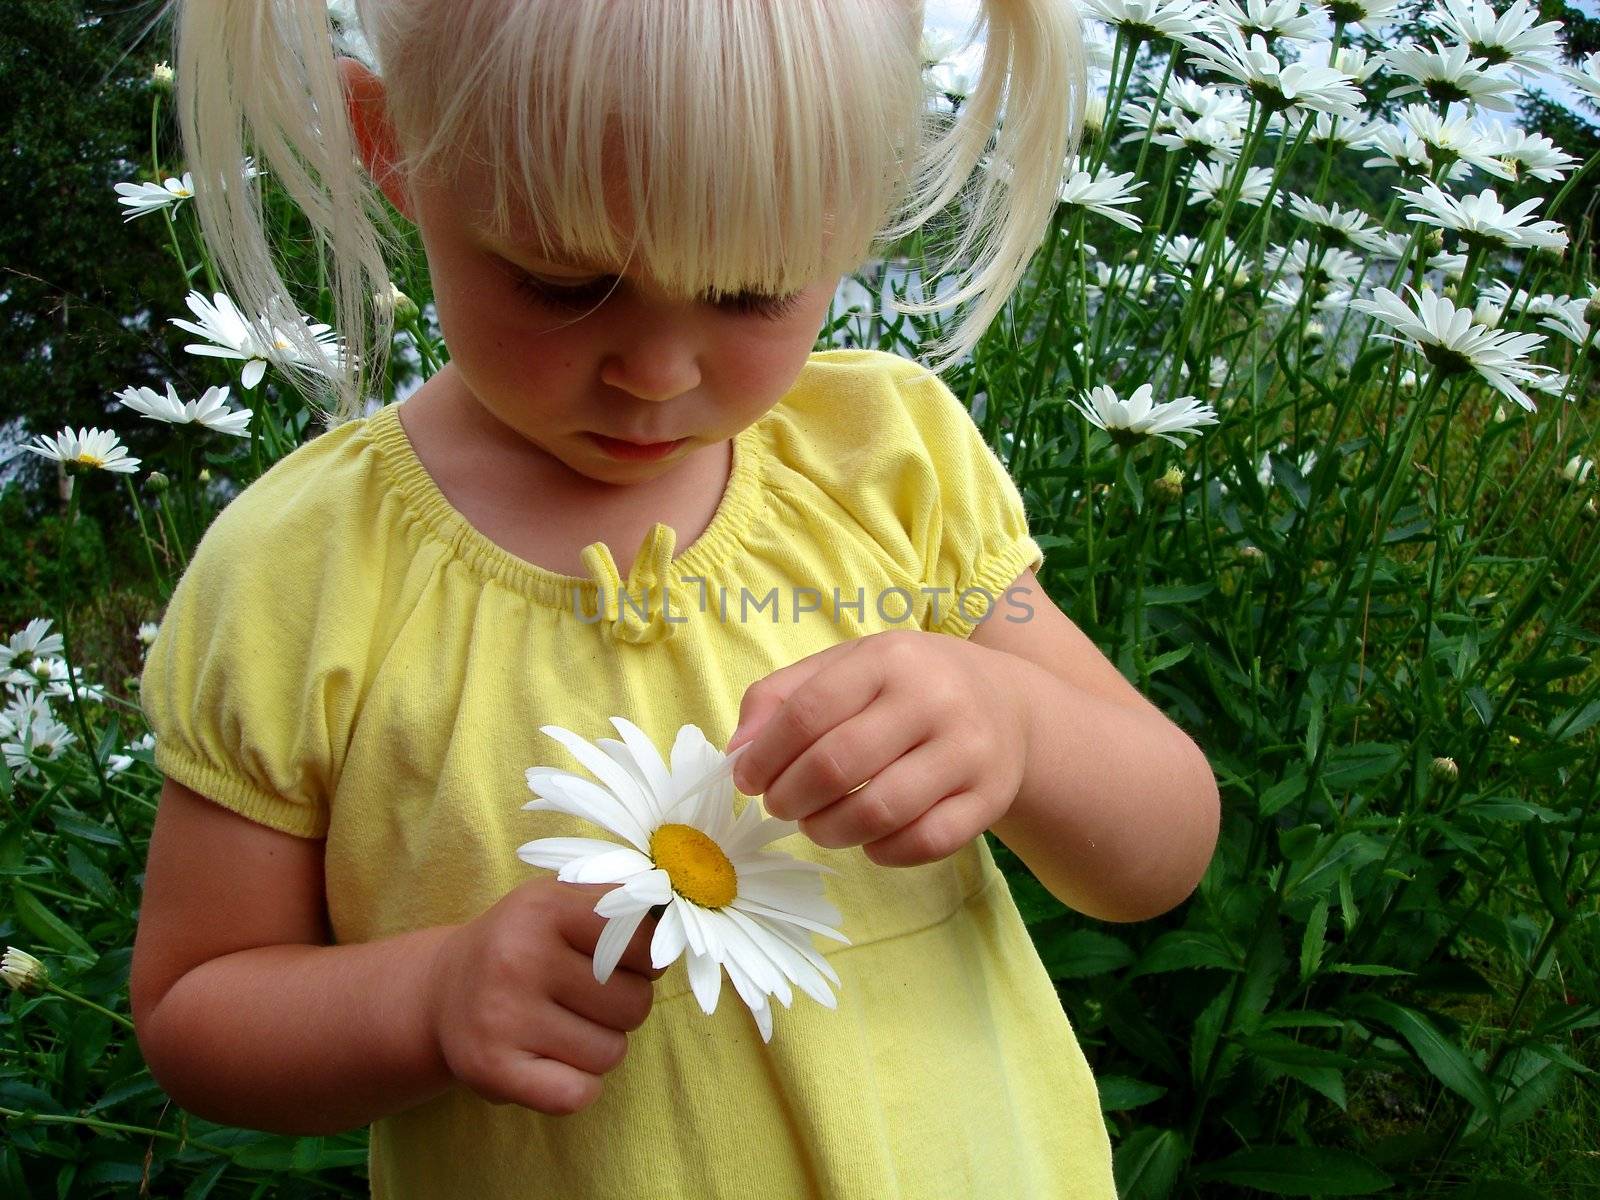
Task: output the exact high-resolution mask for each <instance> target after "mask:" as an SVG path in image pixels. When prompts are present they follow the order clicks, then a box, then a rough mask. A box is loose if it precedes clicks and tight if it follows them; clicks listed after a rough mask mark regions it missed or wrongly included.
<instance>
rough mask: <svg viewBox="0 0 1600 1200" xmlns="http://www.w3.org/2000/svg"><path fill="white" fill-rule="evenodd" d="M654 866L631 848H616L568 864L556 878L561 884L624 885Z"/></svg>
mask: <svg viewBox="0 0 1600 1200" xmlns="http://www.w3.org/2000/svg"><path fill="white" fill-rule="evenodd" d="M654 866H655V864H654V863H652V862H651V861H650V860H649V859H648V858H646V857H645V856H644V855H642V854H640V853H639V852H638V851H637V850H635V849H633V848H632V847H629V846H618V847H615V848H614V849H612V850H611V851H610V853H607V854H596V855H593V856H591V857H588V858H580V859H578V860H577V861H576V862H569V863H568V864H567V865H566V866H564V867H562V868H561V871H560V874H559V875H558V876H557V877H558V878H559V879H560V880H561V882H562V883H624V882H626V881H627V880H629V879H632V878H633V877H634V876H635V875H640V874H643V873H644V872H647V871H650V870H653V869H654Z"/></svg>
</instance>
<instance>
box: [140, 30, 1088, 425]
mask: <svg viewBox="0 0 1600 1200" xmlns="http://www.w3.org/2000/svg"><path fill="white" fill-rule="evenodd" d="M170 3H171V5H172V6H173V7H174V8H176V10H177V20H176V22H175V24H174V29H173V34H174V54H173V57H174V63H175V76H176V78H175V96H176V98H177V112H178V121H179V126H180V130H181V134H182V138H183V144H184V149H185V153H186V155H187V158H188V166H189V169H190V170H191V171H192V172H193V174H194V178H195V184H196V196H195V206H196V211H197V213H198V216H199V219H200V224H201V229H202V231H203V234H204V237H205V239H206V242H207V245H208V246H209V247H210V249H211V251H212V253H213V256H214V258H215V260H216V263H217V266H218V269H219V270H220V272H221V275H222V277H223V278H224V279H225V280H226V281H227V283H228V285H229V286H230V287H231V288H232V290H233V295H234V298H235V299H236V300H237V301H238V302H239V304H240V307H241V308H243V309H244V310H245V311H246V313H287V314H292V313H293V312H294V311H295V310H294V309H293V307H292V302H291V301H289V299H288V295H287V289H286V287H285V285H284V283H283V279H282V276H281V275H280V273H279V270H278V267H277V265H276V262H275V260H274V257H273V249H272V247H271V246H270V244H269V240H268V238H267V235H266V227H265V222H264V220H263V214H262V204H261V197H260V194H259V189H258V188H256V187H253V186H240V182H241V176H240V169H239V168H240V163H241V161H242V159H243V158H244V156H245V155H246V154H254V155H255V156H256V158H257V160H258V162H259V163H260V165H261V166H262V168H263V169H265V170H266V171H268V172H269V173H271V174H273V175H274V176H275V178H276V181H277V184H278V186H279V187H280V188H281V189H282V190H283V191H284V192H286V193H287V194H288V195H289V197H290V198H292V199H293V201H294V202H295V203H297V204H298V205H299V206H300V208H301V209H302V210H303V212H304V213H305V215H306V218H307V219H308V221H309V222H310V225H311V228H312V230H313V232H314V234H315V236H316V238H317V239H318V243H319V246H320V247H323V248H325V249H326V250H327V258H328V266H329V275H330V279H331V287H332V293H333V300H334V305H335V312H336V314H337V315H336V319H335V327H336V328H337V329H338V331H339V332H340V333H342V334H343V335H344V336H345V338H346V341H347V351H348V354H347V356H346V361H345V363H344V365H343V366H340V365H339V364H328V365H330V366H331V367H332V368H333V369H331V370H329V371H327V372H326V373H325V374H326V377H324V374H319V373H317V372H315V371H312V370H307V369H303V368H297V367H295V365H294V364H293V363H286V364H285V365H286V366H287V367H288V368H289V369H291V370H293V371H294V381H295V382H296V384H297V385H299V386H300V387H301V390H302V391H303V392H304V393H306V394H307V395H308V396H315V397H319V398H320V397H325V396H327V395H328V393H329V392H333V393H335V395H334V397H333V398H334V400H335V404H336V409H337V411H336V414H335V416H334V418H333V419H335V420H343V419H348V418H349V417H351V416H355V415H359V412H360V410H361V406H362V399H363V388H364V381H365V380H367V379H378V378H381V372H382V370H383V366H384V360H385V357H386V354H387V350H388V346H389V342H390V339H391V337H392V335H393V319H392V313H391V312H390V311H389V310H388V309H387V307H386V306H384V305H382V304H375V303H374V302H373V297H374V296H386V295H387V294H388V291H389V276H388V271H387V268H386V266H385V255H386V254H395V253H398V252H399V248H400V246H401V243H400V241H399V238H398V235H397V231H396V230H395V228H394V226H393V224H392V222H391V221H390V219H389V217H388V212H387V210H386V208H385V206H384V204H383V201H382V198H381V193H380V192H379V191H378V189H377V187H376V185H375V184H374V183H373V182H372V180H371V179H370V178H369V177H368V175H367V173H366V171H365V170H364V169H363V168H362V166H361V164H360V160H359V158H358V157H357V142H356V139H355V136H354V133H353V131H352V129H351V127H350V123H349V118H348V116H347V113H346V109H345V101H344V93H343V88H342V86H341V81H340V76H339V72H338V69H337V66H336V63H335V54H334V49H333V46H334V42H333V29H332V25H331V21H330V17H329V13H328V6H327V0H170ZM353 7H354V9H355V11H356V14H357V17H358V23H359V26H360V29H361V32H362V33H363V34H364V36H365V39H366V41H367V42H368V44H369V45H370V46H371V48H372V54H373V57H374V59H375V62H374V64H373V65H374V66H375V68H376V70H377V73H378V75H379V76H380V77H381V78H382V80H383V83H384V89H385V99H386V109H387V115H388V118H389V120H390V122H391V123H392V126H393V128H394V131H395V136H396V140H397V141H398V143H399V155H400V161H399V162H398V164H397V166H398V169H399V175H400V177H401V179H402V180H404V179H412V178H415V179H418V180H421V179H430V180H444V181H448V180H450V179H452V178H454V175H455V172H456V171H457V170H458V169H459V168H460V167H462V166H464V165H471V166H474V167H477V168H482V169H483V170H485V171H486V174H487V178H488V179H489V181H490V184H491V188H492V194H493V205H492V209H491V211H490V212H488V213H487V214H486V215H487V217H488V220H489V228H490V229H491V231H492V232H494V233H497V234H499V235H501V236H505V235H507V234H509V233H510V231H511V228H512V225H513V220H514V218H513V213H522V214H527V215H526V216H524V218H523V220H524V222H525V225H524V230H525V231H527V232H531V233H532V234H533V236H534V237H535V238H537V239H538V240H539V241H540V242H542V243H544V244H546V245H547V246H549V245H558V246H560V247H561V248H563V249H564V250H566V251H569V252H572V253H575V254H579V255H582V256H583V257H585V258H593V259H595V260H597V261H601V262H614V261H621V260H623V259H628V260H629V261H632V262H636V263H638V264H640V265H641V266H642V267H643V268H644V269H645V270H646V271H647V272H648V273H649V274H650V275H651V276H652V277H653V278H655V279H657V280H659V281H660V282H661V283H662V285H663V286H667V287H671V288H673V289H675V290H680V291H681V292H682V293H684V294H698V293H700V292H704V291H718V292H737V291H743V290H759V291H763V292H769V293H782V292H786V291H793V290H797V289H798V288H799V287H801V286H804V285H805V284H807V283H809V282H812V281H814V280H816V279H821V278H826V277H828V276H829V275H833V274H840V275H842V274H844V273H846V272H848V271H850V270H852V269H854V268H855V267H857V266H858V265H860V263H861V262H862V261H864V260H865V259H866V258H867V257H869V256H870V254H871V253H872V252H873V250H874V249H878V248H881V247H883V246H885V245H886V244H887V243H889V242H890V241H892V240H894V239H898V238H900V237H903V236H905V235H907V234H909V233H911V232H913V231H915V230H917V229H919V228H922V227H923V226H925V225H926V224H927V223H928V222H929V221H930V220H931V219H932V218H934V217H935V216H939V215H941V214H945V213H947V212H948V211H949V210H951V208H952V206H955V215H954V220H955V221H956V222H957V224H956V229H957V230H958V232H959V236H956V237H953V238H952V239H951V241H952V243H953V246H954V248H953V250H952V251H951V253H950V255H949V257H948V259H947V260H946V261H945V262H944V263H943V264H941V265H940V266H939V268H938V271H937V273H938V274H940V275H943V274H945V273H947V272H957V273H958V274H957V278H958V281H959V283H958V286H957V287H956V288H955V289H953V290H951V291H949V292H948V293H947V294H945V295H943V296H938V297H936V298H935V299H933V300H930V301H927V302H925V303H916V304H902V305H901V307H902V308H904V309H907V310H909V311H916V312H935V311H940V310H944V309H948V308H952V307H954V306H956V305H966V306H967V311H966V313H965V315H964V318H963V319H962V320H961V321H960V322H959V324H958V325H957V326H956V328H955V329H954V331H953V333H951V334H950V335H949V336H947V337H944V338H943V339H941V340H940V341H939V342H938V343H937V344H935V345H934V346H932V347H931V349H933V350H934V351H935V352H936V355H937V366H939V367H942V366H944V365H947V364H948V363H949V362H950V361H953V360H954V359H956V358H959V357H961V356H962V355H963V354H965V353H967V352H968V351H969V350H970V349H971V347H972V346H973V344H974V343H975V342H976V341H977V339H978V337H979V336H980V335H981V334H982V332H983V330H984V329H985V328H986V327H987V326H988V325H989V323H990V322H991V321H992V320H993V319H994V317H995V315H996V314H997V313H998V312H999V310H1000V308H1001V307H1002V306H1003V305H1004V303H1005V300H1006V298H1007V296H1008V295H1009V294H1010V292H1011V290H1012V289H1013V288H1014V287H1015V285H1016V283H1017V281H1018V280H1019V279H1020V278H1021V276H1022V273H1023V271H1024V270H1025V269H1026V266H1027V263H1028V260H1029V259H1030V258H1031V256H1032V254H1033V252H1034V251H1035V250H1036V249H1037V248H1038V246H1039V243H1040V242H1041V240H1042V239H1043V237H1044V235H1045V233H1046V231H1047V229H1048V226H1049V221H1050V217H1051V214H1052V213H1053V211H1054V208H1055V205H1056V201H1057V189H1058V187H1059V183H1060V179H1061V173H1062V168H1063V166H1064V163H1065V160H1066V158H1067V157H1068V156H1069V155H1070V154H1071V153H1072V152H1073V150H1074V149H1075V147H1076V144H1077V140H1078V137H1079V136H1080V132H1081V129H1082V124H1083V111H1084V104H1085V95H1086V80H1085V66H1084V54H1083V46H1082V31H1081V26H1080V23H1079V18H1078V15H1077V12H1076V11H1075V9H1073V8H1072V7H1071V0H983V4H982V9H981V12H980V14H979V17H978V25H977V26H976V27H975V29H974V33H981V34H982V35H983V36H984V38H985V42H984V56H983V65H982V69H981V72H980V74H979V76H978V80H977V84H976V87H975V88H974V90H973V92H972V95H971V96H970V97H969V98H968V100H967V101H966V103H965V104H964V105H963V106H962V108H961V109H960V111H959V113H958V114H957V115H956V116H955V117H954V118H953V119H952V118H951V117H950V116H949V114H948V113H945V114H940V113H938V112H937V110H936V108H935V105H934V103H933V93H932V90H931V88H930V87H929V86H928V85H927V83H926V82H925V78H924V72H923V63H922V62H921V53H920V48H921V33H922V16H923V12H922V7H923V6H922V2H921V0H856V2H853V3H844V2H843V0H607V2H604V3H600V2H593V0H448V2H446V0H354V3H353ZM1002 115H1003V117H1004V119H1003V120H1002ZM617 149H620V150H621V152H622V153H621V160H620V161H621V165H622V167H623V168H624V169H625V173H626V183H627V196H628V199H629V201H630V203H631V210H630V211H631V212H632V214H633V221H632V236H631V238H630V239H629V241H628V243H627V244H626V245H623V244H621V242H620V240H619V237H618V233H617V230H616V228H615V223H614V219H613V217H612V216H611V210H610V209H608V206H607V197H606V193H605V190H604V188H603V184H602V172H601V163H602V159H603V156H607V157H608V156H610V155H611V154H612V153H613V152H614V151H615V150H617ZM986 151H987V152H988V161H987V162H985V161H984V160H985V152H986ZM530 220H531V225H532V227H531V229H529V228H528V226H527V224H526V222H529V221H530ZM962 261H965V262H966V265H965V266H964V267H958V263H960V262H962ZM369 315H370V317H371V319H372V322H373V330H372V336H371V337H369V336H368V335H367V322H366V318H367V316H369ZM280 328H281V329H282V332H283V333H285V334H286V335H287V336H288V337H289V338H290V340H291V342H292V343H293V344H294V347H295V349H296V350H298V351H300V352H301V353H302V354H304V355H306V356H308V357H310V358H311V359H312V361H313V362H315V361H319V354H320V352H319V350H318V348H317V346H316V344H315V342H314V340H313V339H312V337H311V335H310V334H309V333H308V332H307V331H306V330H305V329H304V327H303V325H302V323H301V322H300V321H299V320H298V319H292V320H284V321H283V322H282V323H281V325H280ZM369 355H370V356H371V358H370V360H369ZM321 361H323V362H324V363H325V364H326V359H321Z"/></svg>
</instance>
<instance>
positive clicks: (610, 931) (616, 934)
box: [594, 889, 648, 983]
mask: <svg viewBox="0 0 1600 1200" xmlns="http://www.w3.org/2000/svg"><path fill="white" fill-rule="evenodd" d="M618 890H619V891H620V890H621V889H618ZM614 895H616V892H607V893H606V894H605V896H603V897H601V898H602V899H609V898H610V897H612V896H614ZM595 911H596V912H599V908H598V906H597V907H596V909H595ZM646 911H648V910H646V909H640V910H639V911H638V912H628V913H621V914H619V915H617V916H616V917H613V918H612V919H611V920H609V921H607V922H606V927H605V928H604V929H602V930H601V931H600V940H599V941H597V942H596V943H595V946H594V977H595V979H596V980H597V981H598V982H600V983H605V982H606V981H607V980H608V979H610V978H611V972H612V971H614V970H615V969H616V966H617V960H618V959H620V958H621V957H622V952H623V951H624V950H626V949H627V948H628V943H629V942H630V941H632V940H633V934H634V931H635V930H636V929H638V928H639V922H640V921H643V920H644V914H645V912H646Z"/></svg>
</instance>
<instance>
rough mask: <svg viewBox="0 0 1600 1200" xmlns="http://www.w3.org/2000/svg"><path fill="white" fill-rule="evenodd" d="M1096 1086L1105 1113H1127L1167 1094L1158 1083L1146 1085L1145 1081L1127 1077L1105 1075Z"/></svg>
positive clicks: (1097, 1081)
mask: <svg viewBox="0 0 1600 1200" xmlns="http://www.w3.org/2000/svg"><path fill="white" fill-rule="evenodd" d="M1096 1084H1097V1086H1098V1087H1099V1089H1100V1108H1101V1111H1103V1112H1126V1111H1127V1110H1128V1109H1130V1108H1138V1107H1139V1106H1140V1105H1144V1104H1149V1103H1150V1102H1151V1101H1152V1100H1159V1099H1161V1097H1163V1096H1165V1095H1166V1094H1167V1089H1166V1088H1164V1087H1162V1086H1161V1085H1160V1084H1158V1083H1146V1082H1145V1081H1144V1080H1143V1079H1130V1078H1129V1077H1128V1076H1126V1075H1105V1076H1102V1077H1101V1078H1100V1079H1098V1080H1096Z"/></svg>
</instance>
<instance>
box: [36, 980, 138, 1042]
mask: <svg viewBox="0 0 1600 1200" xmlns="http://www.w3.org/2000/svg"><path fill="white" fill-rule="evenodd" d="M44 988H45V991H47V992H49V993H50V994H51V995H53V996H60V997H61V998H62V999H63V1000H71V1001H73V1002H74V1003H76V1004H81V1005H83V1006H84V1007H85V1008H89V1009H93V1010H94V1011H95V1012H97V1013H100V1014H101V1015H103V1016H107V1017H110V1018H111V1019H112V1020H113V1021H115V1022H116V1023H117V1024H118V1025H121V1026H122V1027H123V1028H124V1029H126V1030H127V1031H128V1032H129V1033H132V1032H133V1022H132V1021H130V1020H129V1019H128V1018H127V1017H125V1016H123V1015H122V1014H121V1013H118V1012H112V1011H111V1010H110V1009H109V1008H102V1007H101V1006H100V1005H98V1004H96V1003H95V1002H94V1001H93V1000H90V999H88V998H87V997H85V996H80V995H78V993H77V992H69V991H68V990H67V989H66V988H64V987H61V986H60V985H59V984H55V983H46V984H45V985H44Z"/></svg>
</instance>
